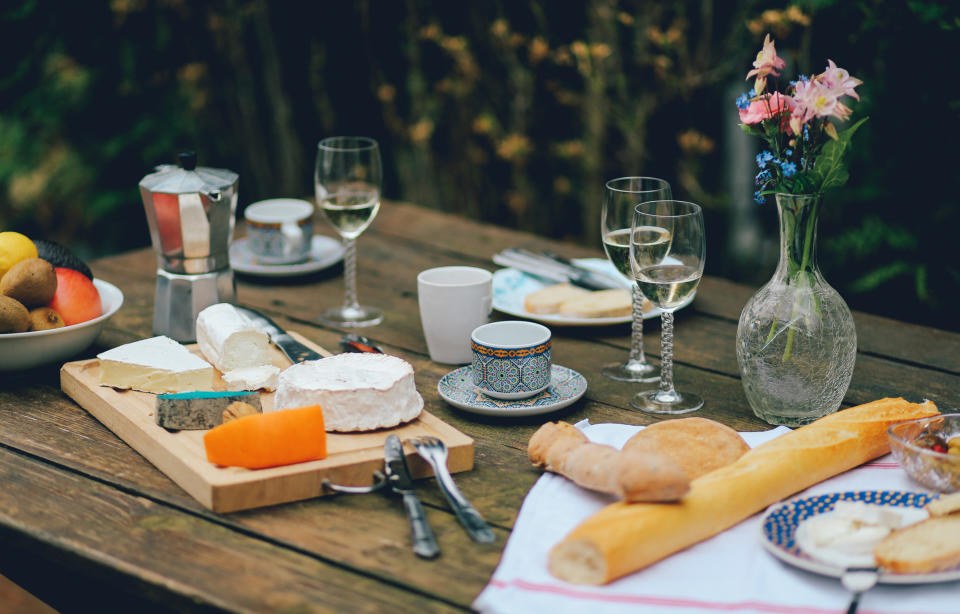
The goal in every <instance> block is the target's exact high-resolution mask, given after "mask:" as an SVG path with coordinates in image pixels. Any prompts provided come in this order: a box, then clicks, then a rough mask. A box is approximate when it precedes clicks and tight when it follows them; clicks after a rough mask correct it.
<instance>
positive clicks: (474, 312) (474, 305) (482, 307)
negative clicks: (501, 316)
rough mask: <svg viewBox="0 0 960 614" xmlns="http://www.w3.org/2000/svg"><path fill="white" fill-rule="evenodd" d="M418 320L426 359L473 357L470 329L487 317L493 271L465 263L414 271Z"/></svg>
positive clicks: (451, 360) (453, 360) (454, 360)
mask: <svg viewBox="0 0 960 614" xmlns="http://www.w3.org/2000/svg"><path fill="white" fill-rule="evenodd" d="M417 296H418V299H419V302H420V322H421V324H422V325H423V336H424V337H425V338H426V340H427V350H428V351H429V352H430V359H431V360H433V361H434V362H439V363H443V364H450V365H457V364H465V363H468V362H470V361H471V360H473V354H472V352H471V350H470V333H471V332H473V330H474V329H475V328H477V327H478V326H480V325H482V324H486V323H487V322H488V321H489V319H490V310H491V308H492V307H493V275H492V274H491V273H490V271H485V270H484V269H478V268H475V267H469V266H445V267H439V268H436V269H427V270H426V271H423V272H421V273H420V274H419V275H417Z"/></svg>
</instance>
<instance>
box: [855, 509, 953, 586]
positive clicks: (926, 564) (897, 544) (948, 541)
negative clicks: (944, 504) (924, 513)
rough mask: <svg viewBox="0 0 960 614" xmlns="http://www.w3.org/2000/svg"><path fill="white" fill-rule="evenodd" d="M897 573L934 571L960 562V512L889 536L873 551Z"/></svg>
mask: <svg viewBox="0 0 960 614" xmlns="http://www.w3.org/2000/svg"><path fill="white" fill-rule="evenodd" d="M873 556H874V558H876V559H877V564H879V565H880V566H881V567H883V568H884V569H885V570H888V571H892V572H894V573H931V572H934V571H943V570H946V569H952V568H954V567H957V566H958V565H960V514H950V515H948V516H935V517H933V518H928V519H927V520H924V521H923V522H918V523H917V524H913V525H910V526H909V527H904V528H902V529H899V530H897V531H894V532H893V533H891V534H890V535H888V536H886V537H885V538H884V539H883V541H881V542H880V543H879V544H877V547H876V548H875V549H874V551H873Z"/></svg>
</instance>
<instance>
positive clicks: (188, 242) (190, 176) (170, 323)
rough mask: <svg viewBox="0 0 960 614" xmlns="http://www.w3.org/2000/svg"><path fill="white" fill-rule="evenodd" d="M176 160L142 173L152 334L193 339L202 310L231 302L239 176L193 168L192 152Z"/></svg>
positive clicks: (233, 295) (234, 290) (194, 165)
mask: <svg viewBox="0 0 960 614" xmlns="http://www.w3.org/2000/svg"><path fill="white" fill-rule="evenodd" d="M178 158H179V161H180V166H176V165H173V164H164V165H161V166H158V167H156V169H154V170H155V172H153V173H151V174H149V175H147V176H146V177H144V178H143V179H142V180H141V181H140V196H141V197H142V198H143V208H144V210H145V211H146V213H147V223H148V224H149V225H150V239H151V240H152V241H153V249H154V250H156V252H157V292H156V295H155V299H154V306H153V332H154V334H157V335H166V336H168V337H170V338H172V339H176V340H177V341H182V342H192V341H195V340H196V321H197V315H198V314H199V313H200V312H201V311H202V310H203V309H205V308H206V307H209V306H210V305H213V304H215V303H232V302H235V300H236V296H237V289H236V283H235V281H234V278H233V271H232V270H231V269H230V241H231V238H232V237H233V225H234V213H235V212H236V210H237V183H238V181H239V177H238V175H237V174H236V173H234V172H232V171H228V170H224V169H219V168H206V167H197V154H196V153H195V152H192V151H188V152H184V153H181V154H180V155H179V156H178Z"/></svg>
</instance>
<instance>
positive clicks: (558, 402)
mask: <svg viewBox="0 0 960 614" xmlns="http://www.w3.org/2000/svg"><path fill="white" fill-rule="evenodd" d="M586 391H587V380H586V378H584V377H583V376H582V375H580V374H579V373H577V372H576V371H574V370H573V369H568V368H567V367H561V366H558V365H553V367H552V369H551V370H550V385H549V386H548V387H547V389H546V390H544V391H543V392H540V393H538V394H536V395H534V396H532V397H530V398H527V399H517V400H515V401H505V400H500V399H494V398H493V397H488V396H487V395H485V394H483V393H482V392H480V389H479V388H477V387H476V386H475V385H474V383H473V367H472V366H470V365H467V366H465V367H460V368H459V369H456V370H454V371H451V372H450V373H447V374H446V375H444V376H443V377H441V378H440V381H439V382H438V383H437V392H439V393H440V398H442V399H443V400H444V401H446V402H447V403H449V404H451V405H453V406H454V407H458V408H460V409H462V410H464V411H469V412H471V413H474V414H483V415H485V416H535V415H537V414H548V413H550V412H553V411H557V410H559V409H563V408H564V407H567V406H569V405H572V404H573V403H576V402H577V401H578V400H579V399H580V397H582V396H583V394H584V393H585V392H586Z"/></svg>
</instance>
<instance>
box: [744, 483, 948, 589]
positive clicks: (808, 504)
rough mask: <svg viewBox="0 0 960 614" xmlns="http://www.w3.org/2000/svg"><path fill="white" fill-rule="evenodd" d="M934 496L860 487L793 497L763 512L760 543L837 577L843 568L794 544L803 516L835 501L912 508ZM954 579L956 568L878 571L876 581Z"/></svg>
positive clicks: (795, 562) (784, 558) (819, 511)
mask: <svg viewBox="0 0 960 614" xmlns="http://www.w3.org/2000/svg"><path fill="white" fill-rule="evenodd" d="M935 497H936V495H928V494H924V493H917V492H898V491H890V490H862V491H848V492H836V493H830V494H827V495H819V496H815V497H805V498H802V499H794V500H792V501H787V502H786V503H783V504H782V505H779V506H777V507H774V508H772V509H771V510H770V512H768V513H767V515H766V516H764V518H763V526H762V529H761V535H762V539H761V543H762V544H763V546H764V548H766V549H767V551H768V552H770V553H771V554H772V555H774V556H775V557H777V558H778V559H780V560H782V561H784V562H785V563H789V564H790V565H793V566H795V567H799V568H800V569H805V570H807V571H812V572H814V573H818V574H821V575H824V576H832V577H834V578H839V577H840V576H842V575H843V572H844V570H843V568H841V567H836V566H834V565H830V564H827V563H823V562H820V561H818V560H817V559H814V558H813V557H811V556H810V555H809V554H807V553H806V552H804V551H803V550H802V549H801V548H800V547H799V546H798V545H797V542H796V536H797V529H798V528H799V526H800V523H802V522H803V521H804V520H806V519H807V518H810V517H812V516H816V515H817V514H822V513H823V512H828V511H830V510H832V509H833V507H834V504H835V503H836V502H837V501H862V502H863V503H869V504H872V505H884V506H889V507H899V508H912V509H914V510H916V509H918V508H922V507H923V506H924V505H926V504H927V503H929V502H930V501H931V500H932V499H934V498H935ZM958 579H960V568H955V569H948V570H945V571H939V572H934V573H926V574H897V573H889V572H881V573H880V580H879V581H880V582H881V583H883V584H927V583H932V582H950V581H953V580H958Z"/></svg>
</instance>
